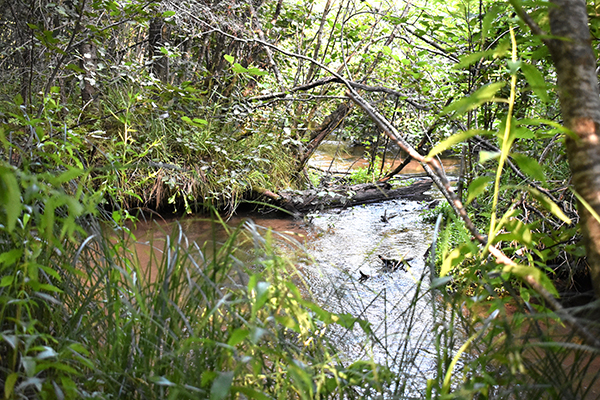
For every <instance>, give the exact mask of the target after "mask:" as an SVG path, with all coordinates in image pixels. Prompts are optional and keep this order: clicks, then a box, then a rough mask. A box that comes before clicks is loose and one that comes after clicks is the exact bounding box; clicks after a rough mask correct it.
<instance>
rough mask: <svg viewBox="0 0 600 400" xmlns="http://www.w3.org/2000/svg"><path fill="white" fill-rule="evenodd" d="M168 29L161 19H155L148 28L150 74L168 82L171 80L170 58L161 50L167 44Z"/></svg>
mask: <svg viewBox="0 0 600 400" xmlns="http://www.w3.org/2000/svg"><path fill="white" fill-rule="evenodd" d="M167 36H168V28H167V26H166V24H165V21H164V19H162V18H161V17H156V18H153V19H152V20H151V21H150V26H149V27H148V42H149V49H148V58H149V59H150V73H152V74H154V76H155V77H157V78H158V79H160V80H161V81H162V82H166V81H167V79H168V78H169V58H168V57H167V56H166V55H164V54H163V53H162V51H161V48H162V47H163V46H164V45H165V44H166V40H167Z"/></svg>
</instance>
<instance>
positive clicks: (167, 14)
mask: <svg viewBox="0 0 600 400" xmlns="http://www.w3.org/2000/svg"><path fill="white" fill-rule="evenodd" d="M173 15H175V11H165V12H164V13H163V14H162V16H163V18H168V17H172V16H173Z"/></svg>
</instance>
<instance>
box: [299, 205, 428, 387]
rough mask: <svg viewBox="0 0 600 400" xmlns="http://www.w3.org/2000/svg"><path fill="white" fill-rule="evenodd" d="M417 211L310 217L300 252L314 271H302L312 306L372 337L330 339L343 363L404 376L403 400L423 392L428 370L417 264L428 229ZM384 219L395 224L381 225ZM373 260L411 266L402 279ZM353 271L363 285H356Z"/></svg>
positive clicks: (422, 276) (422, 280)
mask: <svg viewBox="0 0 600 400" xmlns="http://www.w3.org/2000/svg"><path fill="white" fill-rule="evenodd" d="M423 208H424V205H422V204H420V203H417V202H411V201H400V200H393V201H387V202H384V203H379V204H370V205H365V206H359V207H354V208H351V209H347V210H342V211H339V210H334V211H329V212H322V213H319V214H316V215H314V217H313V218H312V224H313V231H314V232H316V234H315V235H314V237H313V238H312V239H311V240H310V241H309V242H307V244H306V248H307V251H308V253H309V254H310V255H311V256H312V257H313V258H314V260H315V263H312V264H310V263H308V264H307V265H305V266H304V271H305V274H306V277H307V281H308V283H309V287H310V290H311V291H312V294H313V296H314V298H315V300H316V301H317V302H319V303H321V305H322V306H324V307H325V308H327V309H328V310H330V311H333V312H336V313H350V314H352V315H353V316H355V317H357V318H360V319H363V320H365V321H368V322H369V323H370V325H371V327H372V330H373V331H374V335H373V336H368V335H366V334H364V332H362V329H360V328H358V327H357V328H355V329H354V331H353V332H345V331H344V330H342V329H338V330H337V332H335V333H334V335H336V336H337V337H336V339H337V340H336V343H337V344H338V345H340V346H341V348H342V350H343V352H344V354H345V356H346V357H347V358H348V360H356V359H371V358H372V359H374V360H375V361H377V362H379V363H381V364H384V365H387V366H388V367H390V368H391V369H393V370H395V371H397V372H401V373H404V374H406V375H407V377H409V378H410V382H408V383H409V386H412V390H409V392H413V391H414V390H416V389H417V388H424V387H425V381H426V379H427V378H430V377H431V374H432V373H433V372H434V368H435V364H434V362H433V356H434V352H435V347H434V346H433V343H432V341H433V339H434V337H433V336H434V335H433V334H432V331H433V329H434V328H433V318H432V306H431V296H430V295H429V294H426V292H427V288H428V283H429V276H428V273H427V271H428V267H426V264H425V261H424V255H425V253H426V251H427V249H428V247H429V245H430V244H431V239H432V237H431V236H432V233H433V232H432V231H433V228H432V225H431V224H428V223H424V222H423V221H422V217H421V213H422V211H423ZM384 214H385V215H386V216H388V218H389V216H390V215H395V216H394V217H393V218H391V219H389V222H384V221H383V220H382V216H384ZM379 255H382V256H384V257H388V258H394V259H402V258H406V259H410V258H412V260H411V261H409V267H408V268H407V271H406V272H405V271H401V270H397V271H394V272H386V271H385V270H382V267H383V263H382V261H381V260H380V259H379V257H378V256H379ZM359 271H360V272H362V273H364V274H366V275H369V276H370V278H368V279H367V280H366V281H364V282H363V283H360V282H359V277H360V272H359ZM375 338H377V339H375Z"/></svg>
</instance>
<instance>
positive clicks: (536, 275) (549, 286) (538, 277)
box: [502, 264, 558, 296]
mask: <svg viewBox="0 0 600 400" xmlns="http://www.w3.org/2000/svg"><path fill="white" fill-rule="evenodd" d="M502 273H510V274H513V275H516V276H518V277H519V278H522V279H524V278H527V277H528V276H529V277H532V278H533V279H534V280H535V281H536V282H537V283H539V284H540V285H542V286H543V287H544V288H545V289H546V290H547V291H549V292H550V293H552V294H553V295H555V296H558V292H557V291H556V288H555V287H554V284H553V283H552V281H551V280H550V278H548V276H546V274H545V273H543V272H542V271H541V270H539V269H538V268H536V267H531V266H527V265H520V264H517V265H505V266H504V268H503V269H502Z"/></svg>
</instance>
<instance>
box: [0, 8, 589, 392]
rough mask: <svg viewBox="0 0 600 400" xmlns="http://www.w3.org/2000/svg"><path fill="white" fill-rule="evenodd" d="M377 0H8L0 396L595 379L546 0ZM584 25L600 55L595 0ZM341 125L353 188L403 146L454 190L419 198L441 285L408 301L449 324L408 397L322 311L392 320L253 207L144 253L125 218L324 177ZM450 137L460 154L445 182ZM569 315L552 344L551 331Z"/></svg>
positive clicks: (0, 128) (534, 384)
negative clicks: (194, 237)
mask: <svg viewBox="0 0 600 400" xmlns="http://www.w3.org/2000/svg"><path fill="white" fill-rule="evenodd" d="M391 3H392V4H391V5H390V4H388V3H386V2H375V1H368V0H365V1H355V0H347V1H334V0H323V1H310V0H307V1H304V0H299V1H288V0H285V1H284V0H279V1H278V2H263V1H261V0H258V1H252V2H241V1H237V0H226V1H220V2H218V1H208V0H206V1H204V0H190V1H185V2H184V1H181V2H180V1H168V0H164V1H155V2H151V1H141V0H128V1H120V0H79V1H75V2H74V1H62V0H57V1H53V2H52V1H49V0H35V1H34V0H30V1H16V2H5V3H4V4H3V7H2V8H1V9H0V27H1V29H0V43H2V46H1V48H0V141H1V146H0V271H1V280H0V382H1V383H2V386H3V387H4V392H3V393H2V395H3V396H4V397H5V398H7V399H13V398H14V399H16V398H47V399H52V398H57V399H62V398H88V397H89V398H188V397H189V398H198V397H199V398H205V397H210V398H214V399H222V398H227V397H236V396H239V397H242V396H243V397H247V398H260V399H264V398H302V399H309V398H328V397H332V398H344V397H348V398H362V397H367V398H369V397H373V398H375V397H377V396H385V397H390V398H404V397H406V396H419V397H427V398H511V397H510V396H513V397H516V396H525V397H527V398H535V397H548V398H561V399H562V398H584V397H586V396H587V397H592V395H594V392H593V383H594V382H595V381H596V379H597V374H598V372H597V367H594V364H593V362H594V359H595V356H596V354H597V352H598V351H599V350H600V339H598V335H597V333H595V332H596V330H597V328H598V326H597V323H595V322H594V318H593V317H592V316H591V315H593V314H591V313H592V312H593V311H594V308H595V307H594V303H590V301H591V300H592V299H593V297H592V296H593V292H592V286H593V285H594V284H595V285H597V286H598V287H600V280H599V279H596V276H595V275H594V271H596V269H595V268H594V267H593V266H592V268H591V271H592V273H590V266H589V265H588V260H592V261H591V262H590V263H593V262H595V261H593V260H594V259H595V258H594V257H593V254H594V253H593V251H594V246H593V245H591V244H593V243H594V240H593V239H594V229H595V228H594V226H595V225H594V224H597V223H598V221H600V217H598V213H597V211H595V210H596V209H597V206H598V204H597V203H600V198H599V200H598V202H594V201H592V200H593V198H594V188H595V185H593V184H592V183H590V188H591V189H590V190H585V191H582V190H581V187H582V186H578V185H584V186H585V184H586V181H585V179H583V178H581V176H580V175H578V174H579V172H578V171H577V170H575V169H574V168H573V165H576V164H577V163H576V162H574V161H577V157H576V156H575V157H573V154H576V153H575V151H576V150H577V149H576V147H577V146H576V145H573V144H569V143H571V142H569V140H571V141H573V142H574V143H579V142H577V140H575V139H573V138H574V137H577V135H580V136H581V134H580V132H579V131H577V129H576V128H577V124H576V123H572V122H570V121H571V120H572V118H571V114H572V113H571V112H568V111H565V110H569V108H568V96H565V95H564V93H565V89H564V86H565V84H564V82H565V80H564V78H561V76H564V71H565V67H564V66H561V65H562V64H561V63H563V62H564V58H565V57H564V56H563V59H561V58H560V54H563V53H560V51H559V50H560V49H561V43H563V42H564V43H569V40H564V41H562V42H561V41H560V40H559V39H555V38H553V37H552V35H551V34H555V35H556V30H555V29H556V28H555V26H556V24H553V23H552V21H553V18H557V17H556V16H552V12H551V10H552V9H553V7H555V6H553V5H552V4H550V3H547V2H537V1H533V2H528V3H526V4H525V3H521V2H519V1H511V2H509V3H504V2H495V1H488V0H480V1H479V2H475V1H450V2H448V1H437V0H435V1H421V0H419V1H407V2H406V3H399V2H398V3H397V4H393V3H395V2H391ZM556 3H557V4H559V6H562V5H563V2H562V1H561V2H556ZM566 3H569V2H566ZM567 5H569V4H567ZM569 6H572V5H569ZM567 9H568V10H570V8H567ZM549 10H550V12H549ZM584 13H585V10H584ZM564 14H565V15H566V17H569V13H564ZM549 15H550V17H549ZM587 17H588V18H589V28H590V30H591V32H592V44H593V46H592V48H593V49H596V47H597V40H598V39H597V37H598V28H599V27H600V25H599V21H600V19H599V18H598V11H597V8H595V5H594V4H592V3H590V4H589V5H588V7H587ZM580 25H581V26H584V25H585V26H587V25H586V24H580ZM530 31H531V33H530ZM546 32H549V33H550V34H546ZM559 36H560V35H559ZM552 40H555V41H554V42H553V41H552ZM557 41H558V42H557ZM587 42H589V41H587ZM587 42H586V43H587ZM557 43H558V44H557ZM588 47H589V45H588ZM592 48H590V52H591V51H592ZM594 51H596V50H594ZM564 54H567V53H566V52H565V53H564ZM594 57H595V59H594V60H596V59H597V58H598V57H597V54H595V53H594ZM567 61H568V62H569V63H571V64H576V63H577V62H578V61H577V60H567ZM561 74H562V75H561ZM561 84H562V85H563V87H561ZM594 85H596V86H597V81H596V82H595V83H594ZM567 86H568V85H567ZM594 90H597V88H595V89H594ZM578 93H579V92H578ZM578 93H576V94H577V95H578ZM594 93H595V92H593V91H592V96H593V95H594ZM559 94H560V95H561V96H562V97H561V96H559ZM595 96H596V98H597V97H598V96H597V95H595ZM573 97H576V96H575V95H573ZM565 99H566V100H565ZM596 100H597V99H596ZM588 103H589V102H588ZM571 108H573V107H571ZM561 110H562V113H561ZM597 122H598V121H597ZM563 123H564V124H563ZM598 123H600V122H598ZM580 125H581V124H580ZM333 136H336V137H337V138H338V139H340V140H346V141H349V142H353V143H358V144H361V145H364V146H365V149H366V157H367V158H369V159H370V160H371V164H370V166H369V168H368V169H367V170H366V171H365V170H362V171H359V172H355V173H354V175H353V176H352V177H351V178H350V179H351V180H354V181H356V180H388V179H390V178H391V176H392V175H393V174H394V173H397V172H398V171H389V170H387V169H385V168H384V162H385V158H386V157H387V156H388V155H389V154H391V153H392V151H386V150H390V149H393V150H394V151H397V149H398V147H397V146H400V147H401V148H402V149H403V151H404V155H405V156H406V155H407V154H408V155H409V156H410V157H412V158H414V159H417V160H418V161H420V162H422V164H423V165H424V166H425V167H426V169H427V170H428V172H429V173H430V174H431V175H432V177H434V179H435V180H436V182H437V183H439V184H440V190H442V192H443V193H444V194H445V195H446V197H447V198H448V202H447V203H444V204H442V205H441V206H440V207H439V208H438V209H436V210H434V211H432V212H431V215H430V216H429V217H430V218H431V221H432V223H433V221H435V222H436V225H435V227H436V228H435V232H436V235H435V236H436V238H435V239H434V243H433V246H432V251H431V257H430V259H429V261H430V263H429V264H430V265H431V267H432V274H431V275H432V276H431V279H432V284H431V289H428V290H418V291H417V294H416V295H415V299H414V302H416V299H417V298H421V297H422V296H425V295H430V294H431V295H432V296H433V297H432V301H431V306H432V307H433V308H434V310H435V315H436V316H437V317H438V318H439V320H438V321H437V322H436V327H435V329H434V331H433V332H432V335H434V336H435V340H436V343H437V347H436V348H437V353H436V354H435V355H434V358H435V362H436V365H437V370H436V372H435V374H433V375H432V376H431V377H430V379H429V380H428V381H427V384H426V387H423V388H420V389H419V390H418V392H417V393H414V392H412V391H409V390H408V389H407V382H406V376H405V375H403V374H401V373H399V371H393V370H390V369H388V368H386V367H384V366H382V365H378V364H376V363H375V362H373V361H370V360H352V361H350V362H349V361H347V360H343V359H341V358H340V357H339V355H338V354H337V352H336V347H335V344H334V343H333V342H332V340H331V337H330V336H329V335H328V332H329V329H330V328H331V327H332V326H335V327H336V328H335V329H342V330H348V331H350V330H356V329H361V330H363V331H364V333H365V335H367V336H369V337H370V340H373V341H378V340H380V339H381V338H377V337H373V335H374V334H373V332H372V331H371V329H370V327H369V325H368V324H366V323H364V321H362V320H361V319H358V318H355V317H353V316H351V315H347V314H335V313H331V312H328V311H326V310H324V309H322V308H321V307H319V306H317V305H315V304H314V303H312V302H311V301H310V299H307V298H306V297H303V295H302V292H301V291H300V290H299V289H298V288H297V287H296V286H295V285H294V284H292V283H291V281H295V280H294V279H291V278H290V277H293V274H294V272H293V271H294V270H293V265H290V264H289V262H288V261H286V260H285V259H283V258H281V257H280V256H278V255H277V254H276V251H274V250H273V242H272V238H271V237H270V235H269V234H266V235H264V236H263V235H260V234H258V233H257V232H258V230H257V229H256V227H254V226H253V225H252V224H249V225H247V226H245V227H239V228H238V229H233V230H232V231H231V232H230V237H229V239H228V240H227V241H226V242H225V243H221V244H220V245H219V246H217V245H216V244H215V245H214V247H207V246H202V245H198V244H193V243H188V242H187V239H186V238H185V236H184V235H183V234H182V233H181V232H173V235H171V236H170V239H169V240H167V242H166V243H165V245H164V248H163V249H162V250H161V251H159V252H152V254H153V256H152V257H151V260H150V264H151V265H141V262H140V260H139V257H138V255H137V254H136V253H135V250H134V249H135V246H133V243H134V242H135V240H136V239H135V237H133V236H132V235H131V233H130V232H129V230H128V229H127V228H126V224H125V222H130V221H134V220H135V216H136V215H138V212H140V211H143V212H147V211H148V210H150V209H151V210H154V211H165V210H169V211H171V210H173V209H175V210H177V211H179V212H187V213H192V212H199V211H208V210H212V211H213V212H214V211H215V210H217V211H218V213H220V214H221V215H227V216H229V215H232V214H233V213H234V212H235V210H236V209H237V208H238V207H239V206H240V204H241V203H242V202H244V201H256V200H258V201H259V202H262V201H263V198H262V197H261V196H262V195H264V194H265V193H271V192H277V191H278V190H280V189H286V188H292V189H301V188H305V187H307V186H309V185H320V184H322V185H325V184H330V183H331V180H332V178H331V177H330V176H327V175H326V172H324V171H318V175H314V171H312V170H309V169H308V168H307V160H308V159H309V158H310V156H311V155H312V154H313V152H314V151H315V149H316V148H317V147H318V146H319V145H320V143H321V142H322V141H323V140H325V139H326V138H329V137H333ZM592 136H593V135H592ZM584 139H585V138H584ZM563 141H566V142H567V144H568V146H566V147H565V146H563V144H562V142H563ZM586 143H587V142H586ZM569 146H570V147H569ZM581 147H585V148H587V149H593V148H594V146H593V145H588V144H585V143H584V145H582V146H581ZM567 153H569V155H570V156H571V159H570V164H569V163H568V162H567ZM441 154H446V155H447V154H454V155H455V156H456V157H458V158H460V162H461V168H460V173H459V176H458V180H457V184H456V186H455V187H453V188H451V186H450V185H449V184H448V182H447V178H446V177H445V175H444V173H443V171H441V169H440V168H438V167H439V164H438V163H437V161H436V160H437V159H438V157H439V156H440V155H441ZM583 159H584V160H588V158H587V157H583ZM593 161H594V160H593V159H592V158H591V157H589V162H590V163H592V164H593ZM583 164H584V163H583V162H581V160H580V162H579V164H578V165H583ZM570 166H571V169H570V168H569V167H570ZM588 167H589V165H588ZM588 167H586V169H587V170H589V171H588V172H590V173H595V175H597V176H600V174H598V173H597V172H594V171H593V168H591V167H589V168H588ZM572 171H574V173H572ZM324 174H325V175H324ZM572 177H574V179H573V182H571V179H572ZM321 178H323V179H322V181H319V179H321ZM590 182H592V181H590ZM594 182H595V180H594ZM452 190H454V192H452ZM590 199H592V200H590ZM577 201H579V204H580V206H579V211H578V210H577V206H576V203H577ZM582 210H583V211H582ZM585 210H588V211H585ZM218 213H215V215H218ZM580 219H581V220H582V222H583V224H582V226H583V229H581V228H580V227H579V226H578V225H577V222H578V221H579V220H580ZM594 221H596V222H594ZM480 231H481V232H485V234H482V233H480ZM582 237H583V238H584V239H585V240H582ZM240 241H245V242H248V243H251V244H252V246H250V247H248V246H245V247H243V248H240V247H239V243H240ZM590 243H591V244H590ZM598 245H600V244H598ZM151 247H152V244H150V248H151ZM249 248H250V250H248V249H249ZM586 252H587V254H588V255H590V254H591V255H592V256H590V257H588V258H587V259H586V257H585V255H586ZM434 267H435V268H434ZM150 271H154V272H153V273H151V272H150ZM427 279H429V278H427ZM418 285H419V288H421V283H418ZM557 298H559V299H560V300H561V302H562V303H561V302H559V301H557ZM435 299H440V300H441V301H442V302H443V303H440V302H439V301H436V300H435ZM412 304H414V303H412ZM440 304H445V305H447V306H448V307H442V309H437V310H436V308H439V306H440ZM590 304H591V305H590ZM565 307H570V308H565ZM509 311H510V312H509ZM413 313H414V310H413ZM413 317H414V315H413V316H411V318H413ZM407 318H408V317H407ZM563 323H564V324H566V326H567V327H568V329H567V330H566V333H565V334H564V337H557V336H556V334H555V333H554V332H553V331H552V330H551V329H547V328H548V327H549V326H556V325H560V324H563ZM411 390H413V389H411ZM595 394H596V395H598V392H596V393H595Z"/></svg>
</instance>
